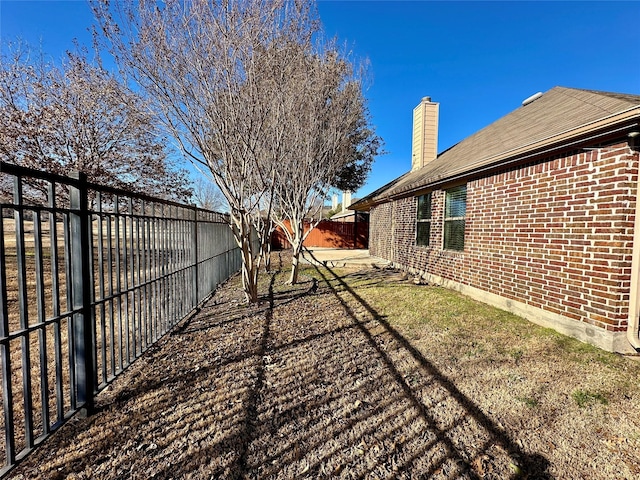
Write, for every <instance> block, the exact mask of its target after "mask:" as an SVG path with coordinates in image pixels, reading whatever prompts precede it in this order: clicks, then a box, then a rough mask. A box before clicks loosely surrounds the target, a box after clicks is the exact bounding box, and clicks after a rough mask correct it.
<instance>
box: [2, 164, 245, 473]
mask: <svg viewBox="0 0 640 480" xmlns="http://www.w3.org/2000/svg"><path fill="white" fill-rule="evenodd" d="M0 181H1V182H2V184H1V185H2V187H3V191H4V192H5V195H4V196H3V198H2V200H1V202H0V219H1V220H2V222H1V223H0V300H1V302H0V361H1V364H0V377H1V382H2V392H1V393H0V405H2V415H1V417H0V425H1V426H2V427H3V430H4V432H5V434H4V436H0V458H1V459H2V465H3V466H2V467H1V468H0V476H3V475H4V474H6V473H7V472H8V471H9V470H10V469H11V468H12V466H13V465H14V464H15V463H16V462H17V461H18V460H20V459H21V458H22V457H24V456H25V455H26V454H28V453H29V452H30V451H31V450H32V449H33V448H34V447H36V446H37V445H38V444H39V443H41V442H42V440H44V439H45V438H46V437H47V436H48V435H50V434H51V433H52V432H53V431H54V430H56V429H57V428H58V427H60V426H61V425H62V424H63V423H64V422H65V421H66V420H67V419H69V418H70V417H71V416H72V415H73V414H74V413H76V412H78V411H79V410H86V411H90V410H91V409H92V407H93V402H94V396H95V395H96V394H97V393H98V392H99V391H100V390H101V389H103V388H104V387H106V386H107V385H108V384H109V382H111V381H112V380H113V378H115V376H117V375H118V374H119V373H120V372H122V371H123V370H124V369H125V368H126V367H127V366H129V365H130V364H131V363H132V362H133V361H134V360H135V359H136V358H138V357H139V356H140V355H142V353H143V352H144V351H145V350H147V349H148V348H149V347H150V346H151V345H152V344H153V343H154V342H155V341H157V340H158V339H159V338H160V337H161V336H163V335H164V334H165V333H166V332H167V331H169V330H170V329H171V328H172V327H173V326H175V325H176V323H178V322H179V321H180V320H181V319H182V318H184V317H185V316H186V315H187V314H188V313H189V312H190V311H192V310H193V309H194V307H196V306H197V305H198V304H199V303H201V302H202V301H203V300H204V299H205V298H206V297H207V296H208V295H209V294H210V293H211V292H212V291H213V290H214V289H215V288H216V286H217V285H218V284H219V283H221V282H223V281H224V280H226V279H227V278H228V277H229V276H230V275H232V274H233V273H234V272H236V271H238V270H239V269H240V267H241V255H240V252H239V249H238V248H237V246H236V243H235V241H234V239H233V234H232V231H231V229H230V228H229V222H228V219H227V218H226V216H224V215H222V214H219V213H216V212H210V211H207V210H201V209H197V208H195V207H193V206H188V205H182V204H178V203H174V202H169V201H165V200H161V199H158V198H153V197H149V196H145V195H136V194H132V193H130V192H126V191H122V190H117V189H113V188H108V187H104V186H100V185H96V184H92V183H89V182H87V181H86V178H84V176H82V175H79V176H77V177H76V178H69V177H63V176H58V175H51V174H47V173H45V172H39V171H35V170H30V169H26V168H22V167H17V166H14V165H11V164H7V163H0Z"/></svg>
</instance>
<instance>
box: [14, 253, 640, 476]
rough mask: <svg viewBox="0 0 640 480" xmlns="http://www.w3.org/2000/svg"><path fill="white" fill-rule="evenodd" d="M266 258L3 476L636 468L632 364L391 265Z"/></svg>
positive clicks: (573, 472)
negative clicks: (92, 410)
mask: <svg viewBox="0 0 640 480" xmlns="http://www.w3.org/2000/svg"><path fill="white" fill-rule="evenodd" d="M274 263H275V264H276V266H277V263H278V261H277V260H276V261H275V262H274ZM280 267H281V268H284V269H285V271H282V272H280V273H277V274H271V275H267V274H265V275H264V276H263V278H262V282H263V285H262V289H261V291H262V292H264V298H263V301H262V302H261V303H260V304H259V305H254V306H246V305H244V304H243V302H242V294H241V293H240V291H239V287H238V285H239V279H238V278H237V277H236V278H234V279H232V280H231V281H229V282H228V283H227V284H226V285H224V286H222V287H221V288H219V290H218V291H217V292H216V294H215V296H214V297H213V298H212V299H211V300H210V301H209V302H208V303H207V304H206V305H205V306H204V308H203V309H202V310H201V311H200V312H199V313H198V314H197V315H196V316H194V317H192V318H190V319H187V320H185V321H184V322H183V323H182V324H181V325H180V326H179V328H177V329H176V330H174V331H173V332H172V334H171V335H168V336H166V337H165V338H164V339H163V340H162V341H160V342H159V343H158V344H157V345H156V346H154V347H153V348H151V349H150V350H149V351H148V352H147V353H146V354H145V355H144V356H143V357H142V358H141V359H140V360H139V361H137V362H136V363H135V364H134V365H133V366H132V367H130V368H129V369H128V370H127V371H126V372H125V373H124V374H123V375H121V376H120V377H119V378H117V379H116V380H115V381H114V382H113V384H112V385H111V386H110V387H109V388H108V389H107V390H106V391H104V392H102V393H101V394H100V395H99V396H98V398H97V405H98V411H97V413H96V414H95V415H93V416H91V417H89V418H86V419H80V418H78V419H73V420H72V421H71V422H70V423H69V424H67V425H66V426H65V427H63V428H62V429H61V430H60V431H58V432H57V433H56V434H55V435H54V436H53V437H52V438H50V439H49V440H48V441H47V442H45V443H44V444H43V446H42V447H41V448H40V449H38V450H37V451H36V452H34V453H33V454H32V455H30V456H29V457H28V458H27V459H26V460H25V461H24V462H22V463H21V464H20V465H19V466H18V468H16V469H15V470H14V471H12V472H10V474H9V478H16V479H18V478H19V479H31V478H43V479H45V478H46V479H63V478H69V479H72V478H73V479H150V478H157V479H165V478H166V479H169V478H174V479H178V478H180V479H182V478H185V479H209V478H216V479H217V478H220V479H232V478H251V479H287V478H366V479H375V478H385V479H413V478H486V479H490V478H495V479H504V478H558V479H583V478H590V479H632V478H640V382H639V379H640V363H638V362H634V361H632V360H629V359H626V358H622V357H620V356H617V355H613V354H608V353H605V352H603V351H601V350H598V349H596V348H592V347H589V346H587V345H584V344H582V343H579V342H577V341H574V340H571V339H569V338H567V337H563V336H561V335H558V334H556V333H554V332H551V331H548V330H545V329H541V328H539V327H537V326H535V325H533V324H531V323H529V322H526V321H524V320H521V319H519V318H517V317H515V316H513V315H510V314H508V313H505V312H502V311H499V310H496V309H493V308H490V307H488V306H486V305H483V304H480V303H477V302H474V301H472V300H470V299H468V298H465V297H463V296H461V295H459V294H457V293H454V292H451V291H448V290H444V289H441V288H439V287H434V286H419V285H414V284H413V283H412V282H411V281H408V280H407V279H406V278H405V277H403V276H402V274H401V272H397V271H394V270H386V269H383V270H379V269H366V270H360V271H356V270H329V269H326V268H319V269H315V268H313V267H308V268H307V269H306V270H304V271H303V274H304V275H303V279H304V281H303V283H301V284H300V285H297V286H295V287H290V286H286V285H284V283H283V282H284V280H285V279H286V278H287V272H286V265H282V263H281V264H280Z"/></svg>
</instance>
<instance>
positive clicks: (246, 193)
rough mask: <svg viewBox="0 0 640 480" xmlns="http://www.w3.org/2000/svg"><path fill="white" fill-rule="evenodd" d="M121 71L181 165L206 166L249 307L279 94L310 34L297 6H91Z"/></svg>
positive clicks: (279, 120)
mask: <svg viewBox="0 0 640 480" xmlns="http://www.w3.org/2000/svg"><path fill="white" fill-rule="evenodd" d="M91 4H92V6H93V9H94V12H95V15H96V18H97V19H98V21H99V23H100V26H101V28H102V31H103V32H104V33H105V35H106V37H107V39H108V40H109V42H110V49H111V51H112V53H113V54H114V57H115V59H116V62H117V64H118V65H119V66H120V67H121V69H122V70H123V72H125V73H126V75H128V76H129V77H130V78H131V79H132V80H134V81H135V82H136V83H137V85H138V86H139V88H140V89H141V90H142V91H143V92H144V93H145V94H146V96H147V98H148V99H149V100H150V101H151V102H152V103H153V106H154V108H155V109H156V110H157V111H158V112H159V114H160V117H161V118H162V121H163V124H164V126H165V128H166V129H167V130H168V131H169V132H170V133H171V134H172V136H173V137H174V138H175V139H176V140H177V142H178V144H179V145H180V148H181V149H182V151H183V152H184V154H185V155H186V156H188V157H189V158H191V159H192V161H194V162H196V163H200V164H203V165H206V166H208V168H209V169H210V171H211V174H212V176H213V179H214V180H215V182H216V184H217V185H218V187H219V188H220V191H221V192H222V194H223V195H224V197H225V198H226V200H227V203H228V204H229V208H230V215H231V219H232V227H233V232H234V236H235V239H236V242H237V243H238V245H239V247H240V248H241V250H242V261H243V262H242V280H243V287H244V291H245V295H246V298H247V300H248V301H249V302H253V301H257V300H258V290H257V279H258V277H257V275H258V269H259V267H260V263H261V260H262V258H263V254H264V248H265V246H266V245H267V242H268V238H267V237H266V235H267V234H268V232H269V231H270V228H269V218H270V216H271V211H272V200H273V198H274V192H275V189H276V183H275V182H276V180H277V179H276V176H277V175H276V172H275V169H276V168H279V165H280V161H281V158H282V156H283V154H282V152H283V151H284V150H286V148H290V147H287V145H286V139H287V137H286V131H287V129H288V128H289V126H288V125H287V124H286V120H287V118H288V117H285V111H286V108H285V104H286V102H290V101H292V99H290V98H287V96H286V93H285V92H284V91H283V90H282V89H281V88H280V85H281V80H282V79H283V76H284V73H283V72H286V71H287V65H288V62H289V61H290V57H289V55H287V52H288V51H291V52H292V53H293V54H294V55H297V51H298V46H299V45H308V44H309V43H310V40H311V37H312V36H313V34H314V32H315V31H316V22H315V20H314V17H313V15H312V12H311V5H310V4H309V3H306V2H299V1H297V0H262V1H260V0H237V1H233V0H229V1H222V2H214V1H208V0H191V1H182V0H166V1H165V2H164V3H163V4H162V5H159V4H158V2H156V1H155V0H140V1H132V0H126V1H124V0H123V1H122V2H117V3H115V4H112V3H111V2H109V0H91Z"/></svg>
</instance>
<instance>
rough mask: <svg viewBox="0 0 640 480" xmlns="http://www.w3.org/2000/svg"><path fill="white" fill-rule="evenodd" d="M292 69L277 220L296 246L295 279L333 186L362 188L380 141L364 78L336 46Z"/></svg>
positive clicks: (322, 49)
mask: <svg viewBox="0 0 640 480" xmlns="http://www.w3.org/2000/svg"><path fill="white" fill-rule="evenodd" d="M292 70H294V73H292V74H290V75H289V84H288V85H287V87H286V89H285V90H286V91H287V92H288V94H289V98H290V99H291V102H290V103H289V104H288V108H287V110H286V113H287V123H288V125H290V127H291V128H290V129H289V130H288V132H287V134H288V137H287V139H286V143H287V145H289V146H290V147H291V148H289V149H288V150H287V151H286V155H285V156H284V157H283V159H282V161H281V164H280V168H278V169H277V185H278V189H277V193H276V194H277V208H276V209H275V211H274V213H275V216H274V220H275V222H276V223H277V224H278V225H279V226H280V227H281V228H282V230H283V231H284V232H285V234H286V236H287V239H288V240H289V242H290V243H291V245H292V249H293V260H292V266H291V276H290V278H289V282H290V283H296V282H297V281H298V267H299V257H300V253H301V251H302V244H303V242H304V240H305V238H306V237H307V236H308V235H309V233H310V232H311V230H312V229H313V228H314V227H315V226H316V225H317V223H318V222H319V221H320V220H321V219H322V208H323V206H324V199H325V198H326V196H327V193H328V190H329V188H331V187H339V188H347V189H349V190H356V189H357V188H359V187H360V186H361V185H362V184H363V183H364V181H365V179H366V177H367V174H368V172H369V170H370V168H371V163H372V162H373V159H374V157H375V156H376V155H377V154H378V153H379V151H380V146H381V139H380V138H379V137H378V136H377V135H375V133H374V131H373V128H372V127H371V126H370V123H369V116H368V110H367V108H366V103H365V100H364V97H363V93H362V80H361V79H362V76H361V75H354V71H353V65H352V63H351V62H349V61H347V60H346V59H345V58H342V57H341V56H340V55H339V54H338V52H337V51H336V49H335V48H334V47H333V46H332V45H327V46H324V47H316V49H315V51H314V52H313V54H309V53H306V52H305V54H303V55H301V56H299V57H298V62H297V63H295V64H294V68H292ZM305 221H306V222H308V223H309V228H307V230H306V231H305Z"/></svg>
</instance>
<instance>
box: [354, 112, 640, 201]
mask: <svg viewBox="0 0 640 480" xmlns="http://www.w3.org/2000/svg"><path fill="white" fill-rule="evenodd" d="M638 127H640V106H636V107H633V108H630V109H628V110H626V111H624V112H620V113H618V114H616V115H612V116H609V117H607V118H604V119H601V120H599V121H596V122H591V123H589V124H585V125H582V126H580V127H578V128H574V129H572V130H569V131H566V132H562V133H560V134H557V135H554V136H550V137H547V138H545V139H543V140H540V141H538V142H534V143H530V144H527V145H524V146H522V147H519V148H517V149H513V150H510V151H506V152H502V153H500V154H498V155H494V156H493V157H486V158H484V159H481V160H478V161H477V162H474V163H473V164H471V165H465V167H464V168H461V169H458V170H454V171H450V172H447V174H446V175H441V176H436V177H433V178H430V179H427V180H426V181H422V182H420V184H419V185H409V186H408V187H407V188H405V189H403V190H401V191H397V192H394V193H387V194H386V195H385V194H384V193H383V194H382V195H380V196H378V197H377V198H374V199H371V200H369V201H368V202H367V205H366V206H367V208H368V209H371V207H373V206H375V205H379V204H381V203H386V202H389V201H392V200H397V199H399V198H404V197H407V196H410V195H414V194H416V193H417V192H420V191H422V190H428V189H430V188H433V187H436V186H439V185H442V184H446V183H452V182H455V181H459V180H462V179H464V178H468V177H473V176H476V175H478V174H480V173H486V172H487V171H491V170H495V169H497V168H500V169H502V168H504V167H506V166H510V165H512V164H517V163H520V162H523V161H531V160H532V159H533V158H535V157H539V156H543V155H546V156H548V155H550V154H553V152H556V151H560V150H566V149H567V148H571V147H577V146H578V145H580V144H586V143H588V142H592V143H593V142H594V141H595V140H598V139H602V138H604V137H607V136H611V135H614V134H616V133H621V132H623V131H624V130H628V129H632V128H638Z"/></svg>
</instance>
